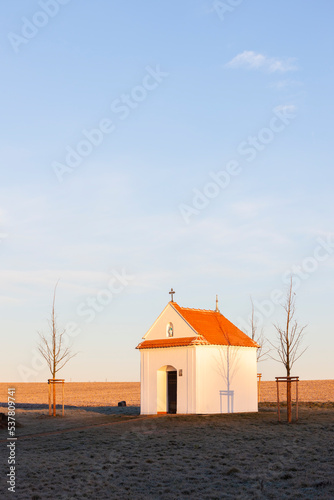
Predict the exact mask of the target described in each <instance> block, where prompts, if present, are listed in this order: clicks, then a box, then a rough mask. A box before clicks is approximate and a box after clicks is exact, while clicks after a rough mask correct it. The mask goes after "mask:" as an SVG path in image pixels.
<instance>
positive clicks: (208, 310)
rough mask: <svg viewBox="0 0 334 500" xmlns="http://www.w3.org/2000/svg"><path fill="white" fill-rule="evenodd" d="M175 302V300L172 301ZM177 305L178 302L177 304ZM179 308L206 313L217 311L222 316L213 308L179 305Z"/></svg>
mask: <svg viewBox="0 0 334 500" xmlns="http://www.w3.org/2000/svg"><path fill="white" fill-rule="evenodd" d="M174 304H175V302H174ZM177 305H178V306H179V304H177ZM179 308H180V309H186V310H187V311H200V312H207V313H217V314H220V315H221V316H223V314H222V313H221V312H218V311H215V310H214V309H197V308H196V307H182V306H179Z"/></svg>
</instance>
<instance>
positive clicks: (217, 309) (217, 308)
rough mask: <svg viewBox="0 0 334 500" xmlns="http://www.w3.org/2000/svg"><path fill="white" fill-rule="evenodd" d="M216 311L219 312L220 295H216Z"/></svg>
mask: <svg viewBox="0 0 334 500" xmlns="http://www.w3.org/2000/svg"><path fill="white" fill-rule="evenodd" d="M216 313H219V307H218V295H216Z"/></svg>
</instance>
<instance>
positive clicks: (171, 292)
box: [169, 288, 175, 302]
mask: <svg viewBox="0 0 334 500" xmlns="http://www.w3.org/2000/svg"><path fill="white" fill-rule="evenodd" d="M174 293H175V292H174V290H173V288H171V289H170V292H169V295H170V296H171V302H174V297H173V296H174Z"/></svg>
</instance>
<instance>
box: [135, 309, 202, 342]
mask: <svg viewBox="0 0 334 500" xmlns="http://www.w3.org/2000/svg"><path fill="white" fill-rule="evenodd" d="M172 304H174V302H173V303H171V302H169V303H168V304H167V306H166V307H165V309H164V310H163V311H162V313H161V314H160V316H159V317H158V318H157V320H156V321H155V322H154V323H153V325H152V326H151V328H150V329H149V330H148V332H147V333H146V334H145V335H144V337H143V339H145V341H147V340H167V341H170V340H172V339H181V338H190V337H191V338H194V337H196V336H197V332H196V331H195V330H194V328H193V327H192V326H190V325H189V324H188V323H187V321H186V320H185V319H184V317H183V316H182V315H181V314H180V313H179V312H178V311H177V310H176V309H175V308H174V307H173V306H172ZM169 323H172V324H173V337H168V336H167V325H168V324H169ZM171 344H172V342H171Z"/></svg>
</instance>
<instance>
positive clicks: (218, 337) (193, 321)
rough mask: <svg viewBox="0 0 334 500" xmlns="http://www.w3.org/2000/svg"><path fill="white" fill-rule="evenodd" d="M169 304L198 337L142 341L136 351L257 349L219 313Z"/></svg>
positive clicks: (246, 336)
mask: <svg viewBox="0 0 334 500" xmlns="http://www.w3.org/2000/svg"><path fill="white" fill-rule="evenodd" d="M170 304H171V306H172V307H174V309H175V310H176V311H177V312H178V313H179V314H180V315H181V316H182V317H183V318H184V319H185V320H186V321H187V323H189V325H190V326H191V327H192V328H193V329H194V330H195V331H196V332H197V334H198V335H197V336H195V337H180V338H166V339H159V340H144V341H143V342H141V343H140V344H139V345H138V346H137V349H153V348H157V347H181V346H187V345H210V344H211V345H233V346H240V347H259V346H258V344H257V343H256V342H254V340H252V339H251V338H250V337H248V335H246V334H245V333H243V332H242V331H241V330H239V328H237V327H236V326H235V325H233V323H231V321H229V320H228V319H227V318H225V316H223V315H222V314H220V313H219V312H215V311H206V310H204V309H189V308H186V307H180V306H179V305H178V304H177V303H176V302H170Z"/></svg>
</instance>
